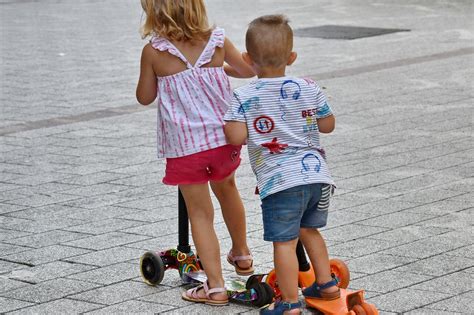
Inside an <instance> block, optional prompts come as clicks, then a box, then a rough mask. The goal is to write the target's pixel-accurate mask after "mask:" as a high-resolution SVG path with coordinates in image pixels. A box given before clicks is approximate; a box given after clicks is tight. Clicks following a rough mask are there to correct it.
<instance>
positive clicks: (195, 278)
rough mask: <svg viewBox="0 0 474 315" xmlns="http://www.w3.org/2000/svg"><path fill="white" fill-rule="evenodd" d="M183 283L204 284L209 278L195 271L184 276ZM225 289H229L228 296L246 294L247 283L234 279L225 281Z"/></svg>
mask: <svg viewBox="0 0 474 315" xmlns="http://www.w3.org/2000/svg"><path fill="white" fill-rule="evenodd" d="M183 281H184V282H185V283H190V284H191V283H204V282H205V281H207V276H206V273H205V272H204V271H193V272H187V273H185V274H183ZM225 287H226V288H227V293H228V294H233V293H236V292H239V293H240V292H245V291H246V290H247V289H246V288H245V282H242V281H239V280H233V279H226V280H225Z"/></svg>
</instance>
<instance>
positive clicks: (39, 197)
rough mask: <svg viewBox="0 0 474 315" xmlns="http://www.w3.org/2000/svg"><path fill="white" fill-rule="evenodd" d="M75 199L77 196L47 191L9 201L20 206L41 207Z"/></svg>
mask: <svg viewBox="0 0 474 315" xmlns="http://www.w3.org/2000/svg"><path fill="white" fill-rule="evenodd" d="M75 199H78V197H77V196H72V195H67V194H63V193H48V194H35V195H32V196H28V197H27V198H22V199H15V200H11V201H10V203H12V204H16V205H20V206H30V207H41V206H47V205H51V204H56V203H60V202H66V201H70V200H75Z"/></svg>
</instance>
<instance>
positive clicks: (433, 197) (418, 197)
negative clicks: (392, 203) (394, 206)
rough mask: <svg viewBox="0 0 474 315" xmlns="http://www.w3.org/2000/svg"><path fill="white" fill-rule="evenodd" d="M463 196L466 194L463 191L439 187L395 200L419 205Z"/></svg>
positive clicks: (410, 193) (411, 193)
mask: <svg viewBox="0 0 474 315" xmlns="http://www.w3.org/2000/svg"><path fill="white" fill-rule="evenodd" d="M463 194H465V193H464V192H461V191H452V190H448V189H442V188H439V187H433V188H428V189H424V190H418V191H415V192H409V193H407V194H404V195H403V196H400V197H396V198H395V199H398V200H405V201H411V202H418V203H431V202H435V201H440V200H444V199H448V198H452V197H455V196H459V195H463Z"/></svg>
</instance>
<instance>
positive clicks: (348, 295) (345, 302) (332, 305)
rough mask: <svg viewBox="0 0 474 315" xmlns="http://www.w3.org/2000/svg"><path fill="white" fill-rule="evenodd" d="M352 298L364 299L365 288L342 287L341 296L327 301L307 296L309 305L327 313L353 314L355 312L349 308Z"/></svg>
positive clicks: (334, 314)
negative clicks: (348, 288) (353, 289)
mask: <svg viewBox="0 0 474 315" xmlns="http://www.w3.org/2000/svg"><path fill="white" fill-rule="evenodd" d="M351 300H357V301H360V300H362V301H363V300H364V290H357V291H350V290H347V289H341V298H339V299H336V300H332V301H325V300H318V299H311V298H306V300H305V301H306V305H307V306H308V307H311V308H314V309H317V310H318V311H320V312H322V313H324V314H325V315H352V314H354V312H352V311H350V310H349V307H350V305H351V304H350V303H351V302H350V301H351Z"/></svg>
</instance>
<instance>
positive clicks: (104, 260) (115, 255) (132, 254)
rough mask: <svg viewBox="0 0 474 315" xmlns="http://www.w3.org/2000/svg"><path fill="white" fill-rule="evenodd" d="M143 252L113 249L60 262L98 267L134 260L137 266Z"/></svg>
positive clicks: (129, 249)
mask: <svg viewBox="0 0 474 315" xmlns="http://www.w3.org/2000/svg"><path fill="white" fill-rule="evenodd" d="M143 252H144V251H143V250H141V249H136V248H127V247H115V248H109V249H105V250H99V251H94V252H90V253H88V254H83V255H77V256H74V257H69V258H64V259H62V260H64V261H68V262H73V263H78V264H86V265H91V266H98V267H104V266H109V265H113V264H116V263H120V262H124V261H129V260H135V261H136V262H137V264H138V261H139V258H140V256H141V255H142V254H143Z"/></svg>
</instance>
